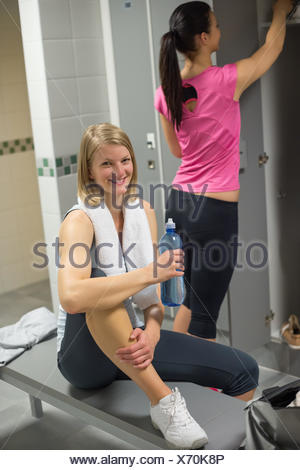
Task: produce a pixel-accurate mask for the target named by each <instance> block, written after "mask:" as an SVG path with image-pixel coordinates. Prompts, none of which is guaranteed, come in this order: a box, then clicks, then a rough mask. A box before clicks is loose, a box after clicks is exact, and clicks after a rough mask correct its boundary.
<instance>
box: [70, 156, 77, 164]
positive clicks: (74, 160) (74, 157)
mask: <svg viewBox="0 0 300 470" xmlns="http://www.w3.org/2000/svg"><path fill="white" fill-rule="evenodd" d="M71 163H77V155H71Z"/></svg>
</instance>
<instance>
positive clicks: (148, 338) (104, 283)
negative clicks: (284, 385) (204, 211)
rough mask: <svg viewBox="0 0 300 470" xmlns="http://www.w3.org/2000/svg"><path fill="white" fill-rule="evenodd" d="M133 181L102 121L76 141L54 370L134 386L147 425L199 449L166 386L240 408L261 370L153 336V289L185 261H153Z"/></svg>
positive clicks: (197, 432)
mask: <svg viewBox="0 0 300 470" xmlns="http://www.w3.org/2000/svg"><path fill="white" fill-rule="evenodd" d="M136 183H137V168H136V160H135V155H134V151H133V148H132V145H131V143H130V140H129V138H128V137H127V135H126V134H125V133H124V132H123V131H122V130H121V129H119V128H118V127H115V126H113V125H111V124H107V123H105V124H99V125H94V126H90V127H89V128H88V129H87V130H86V132H85V133H84V135H83V137H82V142H81V149H80V155H79V163H78V197H79V199H78V204H76V205H75V206H73V207H72V208H71V209H70V210H69V211H68V212H67V214H66V216H65V218H64V221H63V222H62V225H61V229H60V235H59V238H60V243H61V251H60V266H61V267H60V269H59V273H58V290H59V297H60V302H61V307H60V315H59V327H58V367H59V369H60V371H61V372H62V374H63V375H64V376H65V377H66V379H67V380H68V381H69V382H70V383H71V384H72V385H74V386H75V387H79V388H85V389H88V388H101V387H104V386H106V385H108V384H110V383H112V382H113V381H114V380H126V379H127V380H128V379H132V380H133V381H134V382H135V383H136V384H137V385H138V386H139V387H140V388H141V389H142V390H143V391H144V393H145V394H146V395H147V397H148V398H149V401H150V405H151V406H150V415H151V419H152V423H153V425H154V426H155V427H157V428H158V429H160V430H161V432H162V434H163V435H164V437H165V439H166V440H167V441H168V443H169V445H170V446H172V447H175V448H186V449H189V448H191V449H193V448H199V447H202V446H203V445H204V444H205V443H206V442H207V436H206V433H205V431H204V430H203V429H201V427H200V426H199V424H198V423H196V421H195V420H194V419H193V418H192V417H191V415H190V414H189V412H188V410H187V408H186V404H185V401H184V399H183V398H182V396H181V395H180V392H179V390H177V389H176V390H171V389H170V388H169V387H168V385H166V383H165V382H164V381H166V380H168V381H186V382H193V383H196V384H199V385H204V386H209V387H216V388H219V389H222V390H223V392H224V393H226V394H228V395H231V396H234V397H236V398H240V399H242V400H245V401H247V400H249V399H251V398H252V397H253V393H254V390H255V387H256V386H257V380H258V367H257V364H256V362H255V361H254V360H253V359H252V358H251V357H250V356H248V355H247V354H245V353H243V352H241V351H238V350H235V349H231V348H229V347H226V346H223V345H219V344H214V343H211V342H208V341H205V340H201V339H199V338H195V337H192V336H187V335H184V334H181V333H176V332H173V331H165V330H161V329H160V326H161V323H162V318H163V306H162V304H161V302H160V300H159V296H158V286H159V283H160V282H163V281H165V280H167V279H170V278H172V277H176V276H182V275H183V269H184V263H183V253H182V252H181V250H174V251H173V252H171V251H166V252H165V253H164V254H163V255H161V256H159V257H158V258H157V260H156V261H153V259H155V257H156V252H155V251H154V250H153V246H154V247H155V244H156V242H157V239H156V236H157V235H156V219H155V213H154V210H153V209H151V208H150V205H149V204H148V203H147V202H146V201H144V200H142V199H140V198H139V197H137V196H136V195H135V194H134V191H135V188H136ZM130 242H131V243H130ZM120 254H121V256H119V255H120ZM133 260H134V261H135V263H133ZM132 297H133V299H134V300H135V301H136V303H138V305H139V306H140V307H141V308H142V309H143V313H144V321H141V320H140V319H139V318H138V317H137V315H136V313H135V311H134V309H133V304H132ZM199 406H201V401H199Z"/></svg>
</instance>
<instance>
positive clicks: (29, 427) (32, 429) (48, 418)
mask: <svg viewBox="0 0 300 470" xmlns="http://www.w3.org/2000/svg"><path fill="white" fill-rule="evenodd" d="M42 305H44V306H46V307H47V308H49V310H51V309H52V306H51V300H50V288H49V283H48V281H43V282H39V283H38V284H35V285H32V286H29V287H26V288H22V289H19V290H18V291H15V292H12V293H8V294H4V295H2V296H0V327H1V326H6V325H8V324H10V323H15V322H16V321H17V320H18V319H19V318H20V317H21V316H22V315H23V314H24V313H26V312H28V311H29V310H32V309H34V308H37V307H39V306H42ZM171 326H172V320H170V319H167V318H166V319H165V320H164V323H163V328H166V329H170V328H171ZM218 340H219V341H220V342H224V343H226V344H228V342H227V340H226V336H224V335H220V336H219V338H218ZM286 348H287V347H286V345H281V344H278V343H277V344H275V345H274V344H269V345H267V347H265V348H260V349H259V350H256V351H254V352H253V355H254V356H255V357H256V359H257V361H258V363H259V364H261V366H260V383H259V387H258V389H257V391H256V396H259V395H260V394H261V390H263V389H264V388H268V387H271V386H273V385H283V384H285V383H288V382H290V381H292V380H295V379H296V378H297V377H300V366H299V364H300V353H299V355H298V356H297V355H296V354H294V356H293V357H292V369H293V374H292V373H291V355H290V351H289V350H288V349H286ZM296 352H298V351H296ZM275 369H277V370H275ZM279 369H280V370H284V371H285V372H281V371H279ZM297 371H299V373H296V372H297ZM287 372H289V374H288V373H287ZM295 376H297V377H295ZM0 397H1V400H0V449H7V450H9V449H85V450H89V449H99V450H101V449H129V450H130V449H132V447H130V446H129V445H128V444H126V443H124V442H122V441H120V440H119V439H116V438H114V437H113V436H111V435H109V434H107V433H105V432H103V431H101V430H99V429H96V428H94V427H93V426H87V425H86V424H85V423H84V422H82V421H80V420H78V419H75V418H73V417H72V416H70V415H68V414H66V413H64V412H62V411H59V410H57V409H56V408H54V407H52V406H51V405H47V404H45V403H44V404H43V409H44V417H43V418H42V419H40V420H39V419H35V418H32V416H31V411H30V406H29V400H28V396H27V395H26V394H25V393H24V392H21V391H20V390H18V389H16V388H15V387H13V386H11V385H8V384H6V383H3V382H1V380H0Z"/></svg>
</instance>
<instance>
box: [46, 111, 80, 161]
mask: <svg viewBox="0 0 300 470" xmlns="http://www.w3.org/2000/svg"><path fill="white" fill-rule="evenodd" d="M52 131H53V144H54V150H55V155H56V156H57V157H62V156H68V155H72V154H74V153H77V152H78V150H79V145H80V141H81V136H82V133H83V131H84V128H83V126H82V125H81V122H80V119H79V118H60V119H53V120H52Z"/></svg>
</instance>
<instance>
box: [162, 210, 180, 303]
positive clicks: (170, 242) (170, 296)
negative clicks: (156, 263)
mask: <svg viewBox="0 0 300 470" xmlns="http://www.w3.org/2000/svg"><path fill="white" fill-rule="evenodd" d="M175 227H176V225H175V223H174V222H173V219H169V220H168V222H167V224H166V233H165V234H164V235H163V236H162V237H161V239H160V242H159V247H158V248H159V253H160V254H162V253H164V251H166V250H177V249H178V248H181V249H182V241H181V238H180V236H179V235H178V234H177V233H176V232H175ZM183 299H184V282H183V276H180V277H173V278H172V279H169V280H168V281H165V282H162V283H161V301H162V303H163V304H164V305H166V306H168V307H178V306H179V305H181V304H182V302H183Z"/></svg>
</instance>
